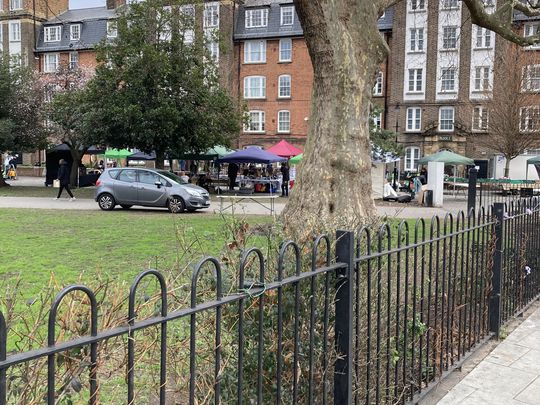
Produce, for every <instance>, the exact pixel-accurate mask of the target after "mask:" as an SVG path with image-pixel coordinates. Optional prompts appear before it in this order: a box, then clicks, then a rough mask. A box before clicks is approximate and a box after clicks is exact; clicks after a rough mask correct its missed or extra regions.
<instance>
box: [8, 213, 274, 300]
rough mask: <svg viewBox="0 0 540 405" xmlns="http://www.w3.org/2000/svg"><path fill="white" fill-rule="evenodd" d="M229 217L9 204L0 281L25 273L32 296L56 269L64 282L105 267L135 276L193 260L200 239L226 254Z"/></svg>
mask: <svg viewBox="0 0 540 405" xmlns="http://www.w3.org/2000/svg"><path fill="white" fill-rule="evenodd" d="M268 221H269V219H268V218H266V217H251V218H250V219H249V222H250V223H251V224H257V223H263V222H268ZM225 223H226V222H225V221H224V219H223V218H221V217H220V216H217V215H202V214H185V215H171V214H168V213H167V212H163V211H154V212H151V211H148V212H146V211H114V212H110V213H109V212H107V213H104V212H100V211H98V212H95V211H92V212H90V211H59V210H21V209H2V210H0V234H2V235H3V238H2V241H1V243H0V282H1V283H2V285H3V286H4V287H7V286H9V285H13V284H14V283H15V281H16V280H17V279H18V278H19V277H20V279H21V283H22V284H21V286H22V287H23V295H24V297H26V298H31V297H32V296H33V295H34V294H36V293H38V292H39V291H40V289H41V288H43V287H44V286H46V285H47V283H48V281H49V279H50V277H51V275H52V274H54V276H55V278H56V280H57V281H58V282H59V283H61V284H62V285H65V284H70V283H74V282H77V281H79V279H81V281H82V282H85V281H90V280H92V279H93V278H94V276H95V275H96V274H97V273H98V272H99V273H100V274H106V275H108V276H111V277H114V278H117V279H119V280H125V281H131V280H132V279H133V278H134V276H135V275H137V274H138V273H139V272H140V271H141V270H143V269H145V268H149V267H153V268H158V269H173V268H174V266H175V264H176V263H178V262H182V261H185V260H187V259H186V258H185V257H183V254H184V253H185V251H184V249H185V248H186V247H189V246H190V245H192V244H194V245H195V246H192V248H193V249H192V251H194V252H201V254H202V252H204V253H205V254H210V255H216V254H218V253H219V252H220V251H221V250H222V248H223V246H224V242H225V232H224V228H225ZM177 235H180V237H181V238H182V241H179V240H178V238H177ZM81 274H82V276H81ZM3 290H4V291H5V288H3Z"/></svg>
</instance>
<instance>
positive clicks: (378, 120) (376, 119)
mask: <svg viewBox="0 0 540 405" xmlns="http://www.w3.org/2000/svg"><path fill="white" fill-rule="evenodd" d="M371 120H372V122H373V126H374V127H375V128H376V129H382V112H379V113H378V114H373V115H372V116H371Z"/></svg>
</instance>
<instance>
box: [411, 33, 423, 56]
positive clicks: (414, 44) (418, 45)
mask: <svg viewBox="0 0 540 405" xmlns="http://www.w3.org/2000/svg"><path fill="white" fill-rule="evenodd" d="M410 33H411V42H410V47H409V51H410V52H423V51H424V29H423V28H411V29H410Z"/></svg>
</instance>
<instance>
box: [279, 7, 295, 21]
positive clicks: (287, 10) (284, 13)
mask: <svg viewBox="0 0 540 405" xmlns="http://www.w3.org/2000/svg"><path fill="white" fill-rule="evenodd" d="M293 23H294V6H282V7H281V25H293Z"/></svg>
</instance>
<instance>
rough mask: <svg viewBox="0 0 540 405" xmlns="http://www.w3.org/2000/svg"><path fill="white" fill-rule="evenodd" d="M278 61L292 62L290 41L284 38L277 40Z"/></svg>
mask: <svg viewBox="0 0 540 405" xmlns="http://www.w3.org/2000/svg"><path fill="white" fill-rule="evenodd" d="M279 61H280V62H291V61H292V39H290V38H284V39H280V40H279Z"/></svg>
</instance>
